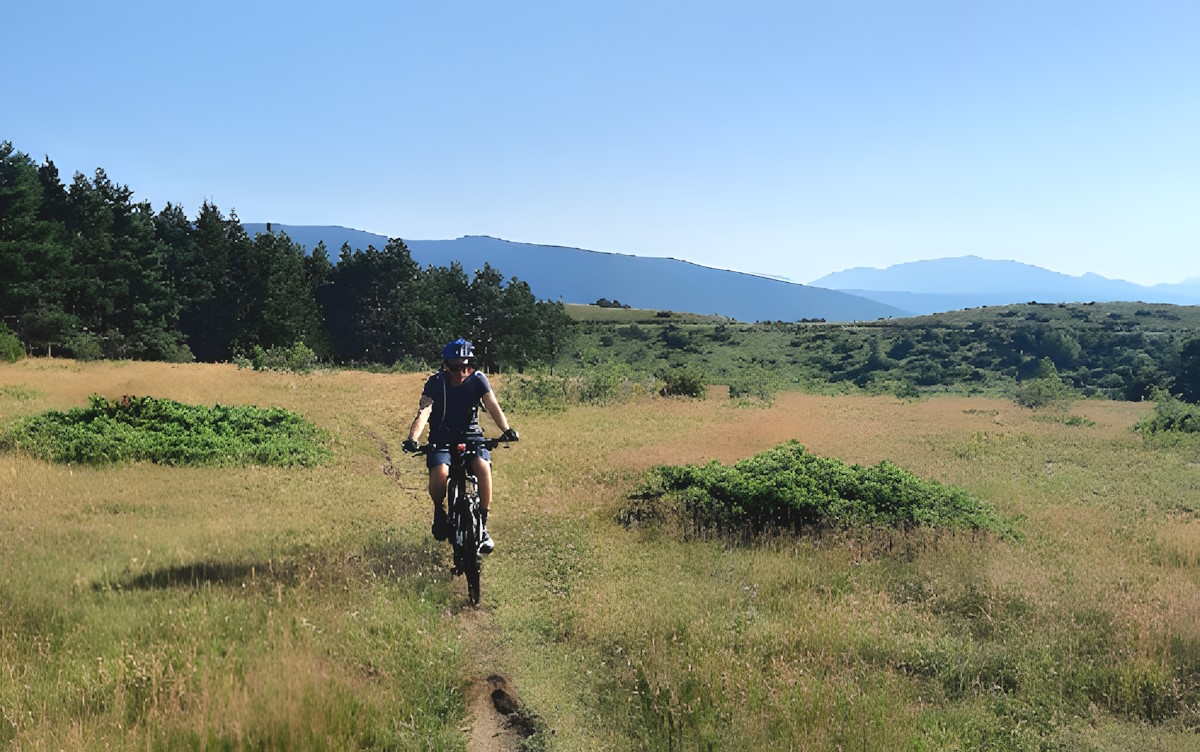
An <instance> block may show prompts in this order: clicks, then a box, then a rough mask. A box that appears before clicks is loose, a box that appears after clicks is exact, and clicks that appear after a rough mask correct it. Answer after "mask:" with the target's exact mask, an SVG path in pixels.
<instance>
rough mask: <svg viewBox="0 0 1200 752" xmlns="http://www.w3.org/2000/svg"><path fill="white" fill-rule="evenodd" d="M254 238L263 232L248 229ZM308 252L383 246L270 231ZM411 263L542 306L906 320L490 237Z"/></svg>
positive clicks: (718, 278) (728, 279)
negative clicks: (487, 278) (453, 271)
mask: <svg viewBox="0 0 1200 752" xmlns="http://www.w3.org/2000/svg"><path fill="white" fill-rule="evenodd" d="M245 227H246V231H247V232H249V233H250V234H251V235H252V236H253V235H254V234H256V233H258V232H263V231H264V230H265V229H266V225H264V224H256V223H249V222H247V223H245ZM272 229H273V230H274V231H276V232H286V233H287V234H288V236H289V237H290V238H291V239H292V240H294V241H296V242H297V243H299V244H300V245H302V246H304V247H305V248H306V249H307V250H308V251H309V252H311V250H312V249H313V248H315V247H316V245H317V243H318V242H320V241H324V242H325V247H326V248H327V249H328V250H329V256H330V258H331V259H333V260H334V261H336V260H337V257H338V253H339V250H340V248H341V246H342V243H343V242H349V243H350V247H351V248H366V246H367V245H368V244H369V245H374V246H375V247H376V248H380V249H382V248H383V247H384V245H386V244H387V238H386V237H384V236H382V235H372V234H370V233H364V232H362V231H359V230H349V229H347V228H343V227H317V226H302V225H276V224H272ZM404 242H405V244H406V245H407V246H408V248H409V251H411V252H412V256H413V259H414V260H416V261H417V263H419V264H421V265H422V266H429V265H433V266H447V265H449V264H450V262H452V261H458V262H460V263H461V264H462V265H463V268H464V269H465V270H466V271H467V273H468V274H470V273H472V272H473V271H474V270H475V269H480V268H483V265H484V264H485V263H489V264H491V265H492V266H493V267H495V268H497V269H499V270H500V271H501V272H502V273H503V274H504V275H505V276H507V277H517V278H519V279H521V280H523V281H525V282H527V283H529V286H530V288H531V289H532V290H533V294H534V295H536V296H537V297H539V298H542V299H548V300H561V301H563V302H564V303H594V302H595V301H597V300H599V299H600V298H608V299H609V300H617V301H620V302H621V303H622V304H625V305H630V306H633V307H634V308H652V309H658V310H672V311H680V312H689V313H703V314H709V313H715V314H720V315H722V316H729V317H731V318H735V319H738V320H740V321H798V320H800V319H802V318H807V319H818V318H823V319H825V320H827V321H854V320H874V319H878V318H886V317H888V316H905V315H907V314H908V312H907V311H904V310H901V309H899V308H896V307H894V306H891V305H887V304H885V303H880V302H878V301H875V300H870V299H867V298H863V297H859V296H856V295H851V294H848V293H844V292H838V291H836V290H827V289H823V288H820V287H812V286H809V285H799V284H795V283H792V282H785V281H783V280H778V279H771V278H767V277H760V276H756V275H753V274H743V273H741V272H733V271H727V270H723V269H712V268H709V267H705V266H700V265H698V264H693V263H690V262H687V261H679V260H677V259H665V258H648V257H642V256H631V255H625V254H618V253H603V252H599V251H588V250H584V249H581V248H564V247H561V246H547V245H533V244H529V243H514V242H510V241H507V240H500V239H497V238H491V237H480V236H470V237H463V238H458V239H457V240H408V239H405V241H404Z"/></svg>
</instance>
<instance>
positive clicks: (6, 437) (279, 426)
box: [0, 395, 329, 466]
mask: <svg viewBox="0 0 1200 752" xmlns="http://www.w3.org/2000/svg"><path fill="white" fill-rule="evenodd" d="M325 440H326V435H325V433H324V432H323V431H321V430H320V429H319V428H317V427H316V426H314V425H312V424H311V423H309V422H308V421H306V420H304V419H303V418H300V417H299V416H297V415H295V414H293V413H290V412H288V411H287V410H284V409H282V408H277V407H272V408H259V407H253V406H226V405H214V406H213V407H200V406H195V405H185V404H182V403H179V402H175V401H173V400H169V399H155V398H153V397H128V396H127V397H124V398H122V399H120V400H110V399H105V398H104V397H101V396H99V395H92V397H91V398H90V400H89V404H88V406H87V407H86V408H75V409H73V410H71V411H69V412H65V413H64V412H61V411H58V410H51V411H49V412H46V413H43V414H41V415H37V416H34V417H31V418H26V419H24V420H21V421H18V422H17V423H16V424H15V425H14V426H13V427H11V428H10V429H9V430H7V431H6V432H5V433H4V434H3V435H0V448H4V449H9V450H21V451H26V452H29V453H30V454H32V455H34V456H37V457H41V458H43V459H47V460H51V461H54V462H78V463H81V464H87V465H102V464H108V463H113V462H129V461H138V460H143V461H148V462H157V463H162V464H167V465H223V464H233V465H251V464H258V465H282V466H292V465H312V464H316V463H317V462H319V461H321V460H323V459H325V458H326V457H328V455H329V451H328V450H327V449H326V448H325V447H324V446H323V445H324V442H325Z"/></svg>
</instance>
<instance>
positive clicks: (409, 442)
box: [400, 439, 421, 454]
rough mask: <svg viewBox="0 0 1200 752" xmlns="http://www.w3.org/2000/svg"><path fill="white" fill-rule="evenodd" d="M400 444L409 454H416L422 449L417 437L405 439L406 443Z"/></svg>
mask: <svg viewBox="0 0 1200 752" xmlns="http://www.w3.org/2000/svg"><path fill="white" fill-rule="evenodd" d="M400 446H401V448H403V449H404V451H406V452H408V453H409V454H416V453H417V452H419V451H421V445H420V444H418V443H417V440H416V439H405V440H404V443H403V444H401V445H400Z"/></svg>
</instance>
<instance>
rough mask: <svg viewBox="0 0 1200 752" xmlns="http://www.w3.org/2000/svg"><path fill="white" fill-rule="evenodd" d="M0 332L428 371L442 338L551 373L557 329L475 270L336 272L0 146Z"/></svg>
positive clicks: (558, 345) (551, 311) (384, 252)
mask: <svg viewBox="0 0 1200 752" xmlns="http://www.w3.org/2000/svg"><path fill="white" fill-rule="evenodd" d="M0 322H2V323H3V324H6V325H7V326H8V328H9V329H11V330H12V331H13V332H14V333H15V334H16V335H17V336H18V337H19V338H20V340H21V341H22V342H23V343H25V346H26V347H27V348H29V350H30V351H31V352H34V353H42V354H50V355H54V354H64V355H69V356H73V357H77V358H82V359H95V358H136V359H146V360H169V361H180V362H182V361H190V360H200V361H209V362H216V361H228V360H231V359H233V358H235V357H237V356H239V355H242V354H246V353H249V352H251V351H252V350H253V349H254V348H256V347H261V348H263V349H270V348H274V347H291V346H293V345H295V344H297V343H304V344H305V345H307V346H308V347H310V348H311V349H312V350H314V351H315V352H316V353H317V354H318V355H319V356H321V357H322V358H323V359H327V360H330V361H335V362H339V363H372V364H386V365H392V364H396V363H398V362H402V361H406V360H408V361H418V362H421V361H433V360H437V359H438V357H439V355H440V350H441V345H442V344H443V343H444V342H446V341H448V340H451V339H454V338H456V337H460V336H462V337H466V338H468V339H470V340H472V341H473V342H474V343H475V344H476V350H477V352H478V353H479V355H480V358H481V361H482V363H483V365H484V366H485V367H487V368H489V369H497V368H505V369H523V368H525V367H527V366H530V365H533V364H536V363H546V362H550V363H552V362H553V360H554V359H555V358H556V357H557V355H558V354H559V352H560V351H561V350H562V348H563V347H564V346H565V342H566V341H567V339H568V337H569V336H570V329H571V326H572V323H571V320H570V318H569V317H568V316H567V315H566V313H565V312H564V310H563V306H562V304H561V303H558V302H549V301H541V300H537V299H536V298H535V297H534V295H533V293H532V291H531V290H530V288H529V285H528V284H527V283H525V282H522V281H521V280H518V279H516V278H515V277H514V278H512V279H507V280H506V279H505V278H504V276H503V275H502V274H501V272H500V271H499V270H497V269H495V268H493V267H491V266H490V265H485V266H484V268H483V269H479V270H475V271H474V272H473V273H472V274H471V275H468V274H467V272H466V271H465V270H464V269H463V268H462V266H461V265H460V264H458V263H457V262H455V263H451V264H450V265H449V266H446V267H435V266H430V267H426V268H422V267H421V266H420V265H419V264H417V263H416V262H415V261H414V260H413V258H412V256H411V254H410V253H409V250H408V248H407V246H405V244H404V242H403V241H402V240H400V239H398V238H393V239H391V240H389V241H388V242H387V244H386V245H385V246H384V247H383V248H382V249H378V248H375V247H374V246H369V247H368V248H367V249H366V250H358V249H351V248H350V247H349V245H343V246H342V247H341V249H340V252H339V254H338V257H337V259H336V261H335V260H334V259H331V258H330V254H329V250H328V249H327V248H325V246H324V244H319V245H318V246H317V247H316V248H315V249H313V251H312V253H311V254H306V253H305V249H304V248H302V247H301V246H299V245H298V244H296V243H295V242H293V241H292V240H291V239H290V238H289V237H288V236H287V235H286V234H284V233H274V232H271V231H270V226H268V231H267V232H265V233H259V234H257V235H256V236H255V237H253V238H251V237H249V236H248V234H247V233H246V231H245V228H244V227H243V226H242V223H241V221H240V220H239V219H238V217H237V214H236V212H232V211H231V212H230V214H229V215H228V216H226V215H224V214H223V213H222V212H221V211H220V210H219V209H218V208H217V206H216V205H215V204H213V203H211V202H208V201H205V202H204V204H203V205H202V206H201V207H200V210H199V212H198V213H197V215H196V216H195V218H189V217H188V216H187V215H186V214H185V213H184V210H183V209H182V208H181V207H180V206H177V205H175V204H172V203H168V204H166V206H164V207H163V208H162V210H161V211H158V212H155V211H154V210H153V209H152V207H151V205H150V202H148V201H134V200H133V191H132V190H130V189H129V187H128V186H124V185H120V184H118V183H115V182H113V181H112V180H111V179H110V178H109V177H108V175H107V174H106V173H105V172H104V170H103V169H99V168H98V169H97V170H96V171H95V174H94V175H93V176H92V177H90V178H89V177H87V176H85V175H83V174H82V173H76V174H75V176H74V179H73V180H72V182H71V184H70V185H69V186H66V185H64V184H63V182H62V180H61V179H60V177H59V173H58V169H57V168H56V167H55V166H54V163H53V162H52V161H51V160H50V159H49V157H47V158H46V159H45V161H44V162H43V163H41V164H38V163H36V162H35V161H34V160H32V159H31V158H30V157H29V156H28V155H27V154H24V153H22V152H20V151H18V150H16V149H15V148H14V147H13V145H12V143H11V142H7V141H5V142H0Z"/></svg>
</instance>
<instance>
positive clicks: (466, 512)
mask: <svg viewBox="0 0 1200 752" xmlns="http://www.w3.org/2000/svg"><path fill="white" fill-rule="evenodd" d="M507 443H508V442H506V441H504V440H502V439H485V438H482V437H480V438H468V439H465V440H463V441H461V442H458V443H457V444H426V445H424V446H422V447H421V448H420V449H418V450H417V454H418V455H427V454H429V453H430V452H431V451H434V450H437V449H449V450H450V478H449V481H448V483H447V484H446V504H447V506H446V510H447V512H446V513H447V516H448V518H449V523H450V545H451V547H452V548H453V549H454V567H453V568H452V569H451V570H450V574H452V575H454V576H458V575H460V574H462V575H466V577H467V599H468V600H470V602H471V605H472V606H478V605H479V575H480V570H481V568H482V563H483V561H482V560H483V555H482V554H481V553H480V552H479V546H480V544H481V543H482V541H483V516H482V514H481V510H480V508H479V481H478V479H477V478H476V477H475V474H474V473H472V472H471V468H470V464H469V460H470V458H471V457H475V456H478V454H479V451H478V450H479V448H480V447H482V448H484V449H487V450H488V451H491V450H493V449H495V448H496V447H497V446H499V445H500V444H507Z"/></svg>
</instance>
